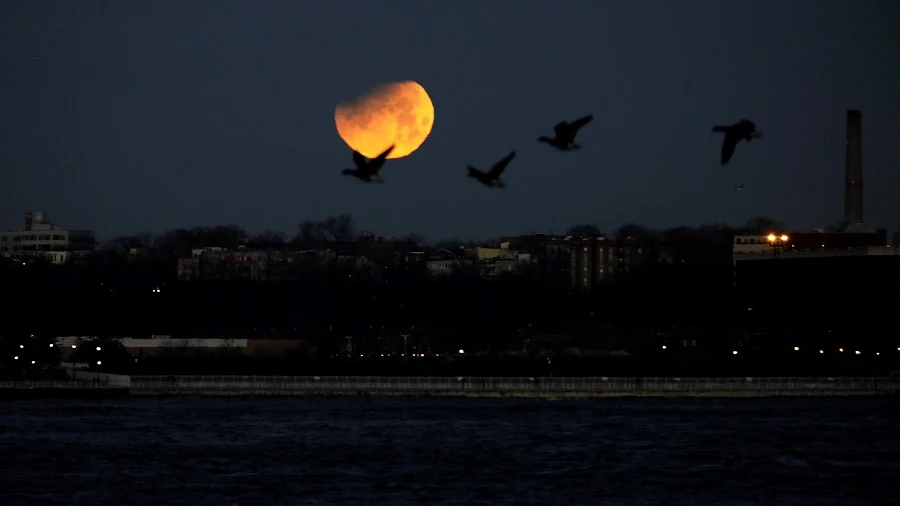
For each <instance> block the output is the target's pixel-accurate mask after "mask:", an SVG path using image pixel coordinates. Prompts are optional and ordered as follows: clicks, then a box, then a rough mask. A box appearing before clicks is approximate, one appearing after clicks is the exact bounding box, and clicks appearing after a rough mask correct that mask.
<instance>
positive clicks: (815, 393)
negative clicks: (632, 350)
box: [0, 388, 900, 400]
mask: <svg viewBox="0 0 900 506" xmlns="http://www.w3.org/2000/svg"><path fill="white" fill-rule="evenodd" d="M898 393H900V392H896V391H884V390H818V389H817V390H806V389H801V390H778V391H775V390H771V391H766V390H761V391H760V390H757V391H753V390H743V391H740V390H738V391H725V390H710V391H687V390H685V391H677V390H675V391H673V390H669V391H619V392H614V391H613V392H609V391H607V392H567V391H548V390H539V391H515V390H510V391H499V392H498V391H493V392H492V391H474V390H473V391H459V390H456V391H439V390H437V391H426V390H416V391H409V390H406V391H403V390H375V389H370V390H340V389H338V390H293V391H287V390H277V389H264V388H261V389H227V390H225V389H146V388H2V389H0V400H16V399H21V400H26V399H60V400H62V399H123V398H140V397H221V398H227V397H292V398H298V397H301V398H320V399H322V398H325V399H328V398H347V397H360V398H367V399H371V398H374V397H420V398H448V399H449V398H455V399H548V400H550V399H699V398H706V399H740V398H742V399H750V398H756V399H759V398H769V397H886V396H892V395H897V394H898Z"/></svg>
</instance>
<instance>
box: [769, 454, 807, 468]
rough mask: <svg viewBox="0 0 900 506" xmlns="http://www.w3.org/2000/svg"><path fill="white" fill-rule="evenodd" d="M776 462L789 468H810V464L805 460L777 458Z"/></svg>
mask: <svg viewBox="0 0 900 506" xmlns="http://www.w3.org/2000/svg"><path fill="white" fill-rule="evenodd" d="M775 462H778V463H779V464H782V465H785V466H789V467H809V463H808V462H806V461H805V460H800V459H795V458H793V457H784V456H782V457H776V458H775Z"/></svg>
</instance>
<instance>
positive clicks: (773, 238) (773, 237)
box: [766, 234, 778, 242]
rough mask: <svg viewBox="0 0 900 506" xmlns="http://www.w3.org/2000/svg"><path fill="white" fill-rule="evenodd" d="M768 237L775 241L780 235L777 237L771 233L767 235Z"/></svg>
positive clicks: (770, 240)
mask: <svg viewBox="0 0 900 506" xmlns="http://www.w3.org/2000/svg"><path fill="white" fill-rule="evenodd" d="M766 239H768V240H769V242H775V239H778V237H776V236H775V234H769V235H768V236H766Z"/></svg>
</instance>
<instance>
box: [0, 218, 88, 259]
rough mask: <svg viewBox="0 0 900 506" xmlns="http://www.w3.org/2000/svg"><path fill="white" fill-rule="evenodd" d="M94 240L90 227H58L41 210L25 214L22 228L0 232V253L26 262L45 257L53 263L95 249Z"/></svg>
mask: <svg viewBox="0 0 900 506" xmlns="http://www.w3.org/2000/svg"><path fill="white" fill-rule="evenodd" d="M95 246H96V240H95V238H94V233H93V232H91V231H89V230H75V229H66V228H59V227H57V226H56V225H54V224H53V223H51V222H50V220H49V218H48V216H47V215H46V214H45V213H43V212H40V211H28V212H26V213H25V228H23V229H20V230H3V231H0V256H4V257H7V258H12V259H15V260H22V261H26V260H28V259H30V258H31V259H33V258H38V257H41V258H44V259H46V260H47V261H49V262H51V263H55V264H62V263H66V262H68V261H69V260H70V259H71V258H72V256H73V255H81V254H87V253H90V252H92V251H94V248H95Z"/></svg>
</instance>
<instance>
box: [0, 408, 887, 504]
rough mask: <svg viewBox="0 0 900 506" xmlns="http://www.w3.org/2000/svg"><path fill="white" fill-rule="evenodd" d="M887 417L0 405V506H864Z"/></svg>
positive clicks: (819, 412)
mask: <svg viewBox="0 0 900 506" xmlns="http://www.w3.org/2000/svg"><path fill="white" fill-rule="evenodd" d="M898 413H900V411H898V401H897V400H896V399H887V398H879V399H865V398H857V399H837V398H834V399H829V398H818V399H790V398H784V399H737V400H712V399H703V400H631V399H597V400H557V401H553V400H512V399H510V400H504V399H415V398H386V399H373V400H365V399H362V398H339V399H302V398H296V399H294V398H281V399H274V398H224V399H216V398H188V397H181V398H139V399H125V400H107V401H49V400H42V401H0V477H2V478H0V505H3V506H13V505H29V506H31V505H56V504H65V505H91V506H100V505H116V506H124V505H154V506H157V505H193V506H199V505H216V506H220V505H224V506H232V505H242V506H250V505H266V506H277V505H306V504H312V505H315V504H341V505H343V504H366V505H372V504H386V505H388V504H389V505H405V504H460V505H470V504H509V505H522V504H542V505H544V504H559V505H574V504H598V505H605V504H608V505H642V504H648V505H649V504H653V505H657V504H671V505H678V504H697V505H750V504H754V505H755V504H765V505H811V504H815V505H840V506H852V505H869V504H878V505H881V504H890V503H894V504H896V503H897V501H898V500H900V480H898V478H897V477H898V476H900V459H898V457H897V455H898V454H900V450H898V449H900V436H898V434H900V428H898V421H900V416H898Z"/></svg>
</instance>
